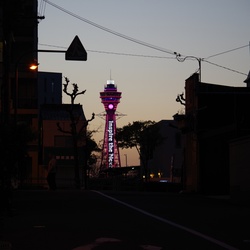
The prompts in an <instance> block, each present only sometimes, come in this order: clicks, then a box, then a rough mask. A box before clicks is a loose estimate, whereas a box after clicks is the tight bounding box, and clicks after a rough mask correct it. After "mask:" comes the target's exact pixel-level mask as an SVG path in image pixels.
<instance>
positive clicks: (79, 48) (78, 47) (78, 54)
mask: <svg viewBox="0 0 250 250" xmlns="http://www.w3.org/2000/svg"><path fill="white" fill-rule="evenodd" d="M65 60H72V61H87V52H86V50H85V48H84V47H83V45H82V43H81V41H80V39H79V37H78V36H75V38H74V40H73V41H72V43H71V44H70V46H69V48H68V49H67V51H66V53H65Z"/></svg>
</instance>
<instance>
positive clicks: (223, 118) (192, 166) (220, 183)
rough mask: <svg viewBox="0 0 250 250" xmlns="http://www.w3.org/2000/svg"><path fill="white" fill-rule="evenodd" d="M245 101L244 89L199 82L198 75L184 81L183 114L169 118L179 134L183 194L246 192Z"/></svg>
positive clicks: (249, 173)
mask: <svg viewBox="0 0 250 250" xmlns="http://www.w3.org/2000/svg"><path fill="white" fill-rule="evenodd" d="M249 100H250V88H248V87H230V86H222V85H216V84H209V83H203V82H199V75H198V74H193V75H192V76H191V77H189V78H188V79H187V80H186V84H185V115H178V114H176V115H175V116H174V119H175V120H176V121H178V124H179V127H180V128H181V129H182V132H183V134H184V135H185V161H184V184H185V190H186V191H194V192H199V193H203V194H232V193H234V192H235V191H237V192H240V191H250V184H249V183H250V168H249V166H247V162H249V160H250V158H249V156H250V148H249V136H250V109H249V108H248V106H249ZM243 159H244V164H243V161H242V160H243Z"/></svg>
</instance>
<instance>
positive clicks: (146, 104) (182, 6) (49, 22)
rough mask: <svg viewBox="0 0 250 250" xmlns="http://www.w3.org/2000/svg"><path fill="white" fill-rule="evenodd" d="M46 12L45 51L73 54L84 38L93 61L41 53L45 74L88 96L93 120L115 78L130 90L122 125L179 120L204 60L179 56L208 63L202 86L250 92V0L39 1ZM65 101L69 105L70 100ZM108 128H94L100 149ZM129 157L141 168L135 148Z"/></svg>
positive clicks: (97, 124) (83, 99) (97, 122)
mask: <svg viewBox="0 0 250 250" xmlns="http://www.w3.org/2000/svg"><path fill="white" fill-rule="evenodd" d="M38 10H39V12H40V15H44V16H45V19H44V20H42V21H40V23H39V25H38V31H39V34H38V37H39V40H38V43H39V49H53V50H54V49H58V50H66V49H67V48H68V47H69V45H70V44H71V42H72V40H73V39H74V37H75V36H76V35H77V36H78V37H79V38H80V40H81V42H82V44H83V45H84V47H85V49H86V50H87V52H88V60H87V61H86V62H83V61H65V57H64V54H55V53H53V54H52V53H39V71H48V72H60V73H62V74H63V76H66V77H68V78H69V79H70V81H71V83H77V84H78V87H79V90H80V91H81V90H84V89H86V90H87V91H86V93H85V94H84V95H81V96H79V97H78V98H77V99H76V103H80V104H82V105H83V109H84V112H85V115H86V118H87V119H89V118H91V114H92V113H93V112H94V113H95V114H100V113H102V112H103V111H104V107H103V104H102V103H101V99H100V97H99V93H100V92H101V91H103V90H104V85H105V84H106V82H107V80H109V79H110V78H111V79H112V80H114V81H115V84H116V85H117V89H118V91H121V92H122V98H121V102H120V104H119V105H118V108H117V111H118V112H119V113H121V114H124V115H125V116H122V117H121V118H120V119H118V120H117V127H122V126H124V125H127V124H128V123H129V122H130V123H132V122H133V121H146V120H151V121H156V122H158V121H160V120H170V119H173V115H174V114H176V113H177V112H182V110H183V106H182V105H181V104H180V103H177V102H176V101H175V99H176V96H177V95H178V94H181V93H182V92H184V85H185V80H186V79H187V78H188V77H189V76H190V75H192V74H193V73H194V72H196V71H197V70H198V60H196V59H194V60H191V59H188V58H187V59H186V60H185V61H184V62H178V61H177V60H176V58H175V54H174V52H177V53H180V54H181V55H183V57H185V56H193V57H196V58H201V59H202V62H201V80H202V82H206V83H214V84H220V85H228V86H238V87H245V86H246V84H245V83H244V82H243V81H244V80H245V79H246V77H247V74H248V72H249V70H250V47H249V41H250V32H249V30H250V15H249V12H250V1H249V0H237V1H236V0H126V1H123V0H71V1H69V0H51V1H42V0H39V1H38ZM63 83H64V79H63ZM63 102H64V103H69V99H68V98H67V97H66V96H65V95H63ZM246 108H247V107H246ZM211 118H212V117H211ZM212 119H213V118H212ZM104 126H105V121H104V120H103V119H101V118H100V117H98V116H96V118H95V119H94V120H93V121H92V122H91V124H90V126H89V127H88V128H89V129H90V130H98V132H97V133H96V134H95V136H94V139H95V140H96V142H97V143H98V142H99V141H100V140H102V139H103V134H104ZM124 154H127V163H128V165H129V166H132V165H138V164H139V156H138V154H137V152H135V150H132V151H131V150H123V151H120V156H121V163H122V164H121V165H122V166H125V158H126V157H125V156H124Z"/></svg>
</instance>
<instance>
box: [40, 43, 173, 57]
mask: <svg viewBox="0 0 250 250" xmlns="http://www.w3.org/2000/svg"><path fill="white" fill-rule="evenodd" d="M39 45H41V46H48V47H54V48H64V49H67V47H63V46H57V45H49V44H44V43H39ZM86 51H88V52H93V53H100V54H110V55H118V56H134V57H148V58H158V59H175V57H167V56H154V55H141V54H140V55H139V54H130V53H121V52H112V51H100V50H86Z"/></svg>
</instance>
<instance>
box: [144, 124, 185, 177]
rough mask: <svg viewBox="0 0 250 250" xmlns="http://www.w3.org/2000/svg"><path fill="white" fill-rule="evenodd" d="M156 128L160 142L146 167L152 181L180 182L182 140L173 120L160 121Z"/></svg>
mask: <svg viewBox="0 0 250 250" xmlns="http://www.w3.org/2000/svg"><path fill="white" fill-rule="evenodd" d="M155 126H158V128H159V133H160V135H161V137H162V142H161V143H160V144H159V145H157V146H156V148H155V150H154V152H153V158H152V159H151V160H149V162H148V167H149V171H150V177H151V178H152V179H156V180H160V179H165V180H168V181H170V182H181V174H182V164H183V140H182V134H181V131H180V130H179V129H178V127H177V123H176V121H174V120H161V121H159V122H158V123H156V124H155Z"/></svg>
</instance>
